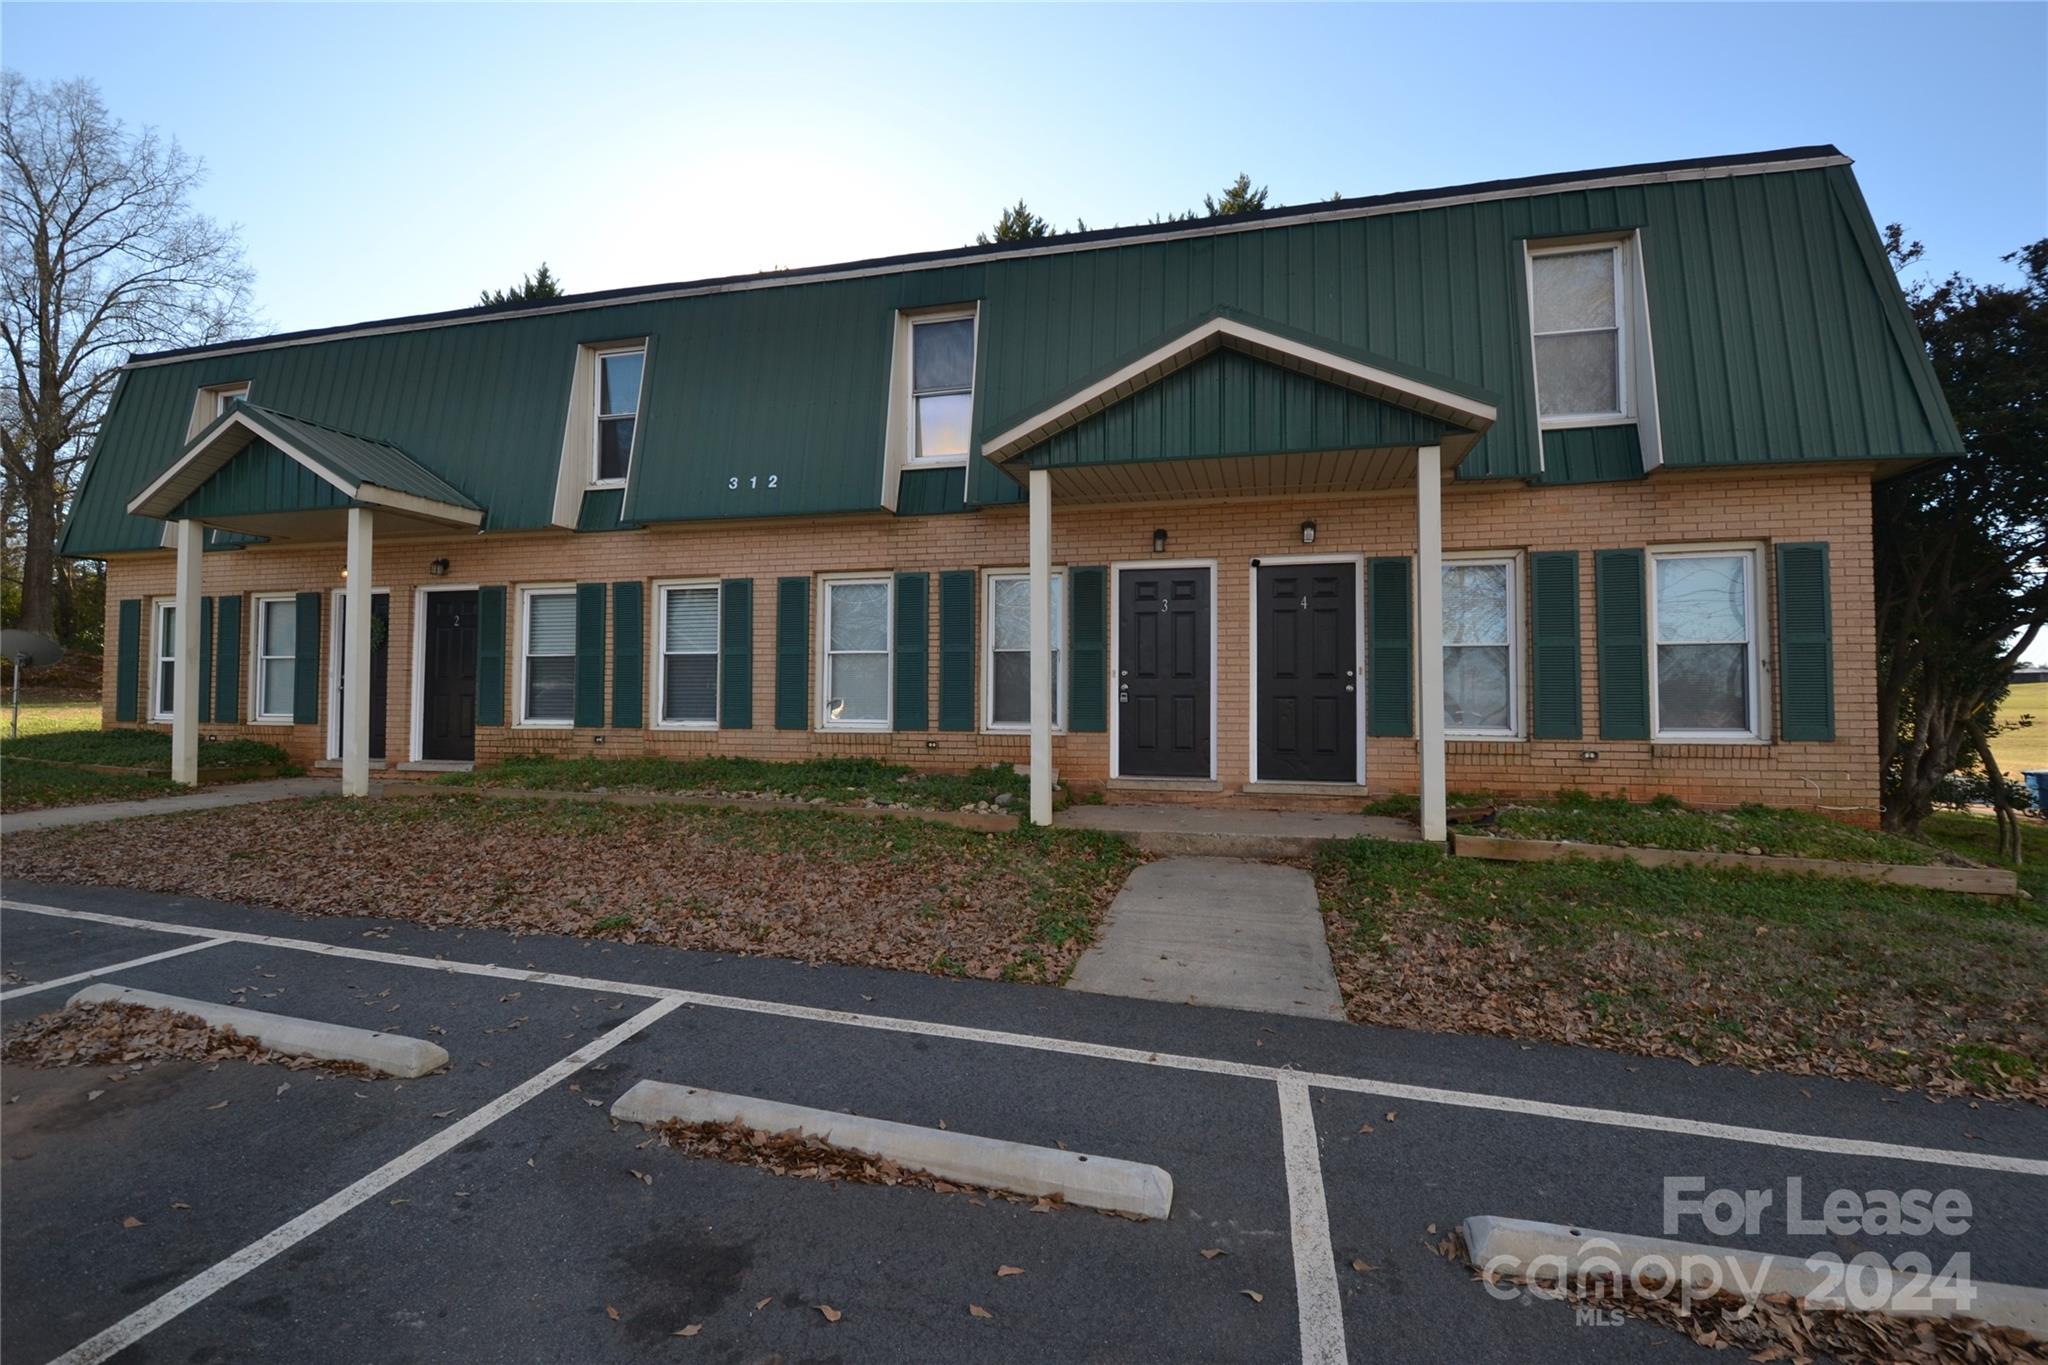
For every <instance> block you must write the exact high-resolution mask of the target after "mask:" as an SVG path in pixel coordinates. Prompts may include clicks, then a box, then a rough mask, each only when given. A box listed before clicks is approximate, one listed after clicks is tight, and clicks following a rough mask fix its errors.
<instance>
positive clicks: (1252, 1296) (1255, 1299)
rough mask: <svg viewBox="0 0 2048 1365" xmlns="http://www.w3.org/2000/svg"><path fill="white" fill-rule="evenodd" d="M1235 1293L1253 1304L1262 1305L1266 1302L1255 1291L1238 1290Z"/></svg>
mask: <svg viewBox="0 0 2048 1365" xmlns="http://www.w3.org/2000/svg"><path fill="white" fill-rule="evenodd" d="M1237 1292H1238V1293H1240V1294H1242V1295H1244V1296H1245V1297H1246V1298H1248V1299H1250V1300H1251V1301H1252V1302H1253V1303H1264V1302H1265V1301H1266V1296H1265V1295H1264V1294H1261V1293H1260V1292H1259V1291H1258V1290H1256V1289H1240V1290H1238V1291H1237Z"/></svg>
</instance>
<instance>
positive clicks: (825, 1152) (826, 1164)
mask: <svg viewBox="0 0 2048 1365" xmlns="http://www.w3.org/2000/svg"><path fill="white" fill-rule="evenodd" d="M654 1131H655V1134H656V1136H657V1137H658V1138H659V1139H660V1140H661V1143H662V1145H663V1146H665V1147H672V1148H674V1149H675V1150H677V1151H679V1152H682V1153H683V1154H685V1155H686V1156H699V1157H709V1158H711V1159H712V1160H714V1161H730V1162H733V1163H735V1164H737V1165H741V1166H752V1167H754V1168H756V1169H757V1170H763V1171H767V1172H769V1173H770V1174H772V1175H786V1176H794V1177H796V1178H797V1179H799V1180H824V1181H829V1182H833V1183H839V1182H844V1183H846V1184H851V1185H889V1186H904V1187H907V1188H910V1189H915V1190H930V1191H932V1192H933V1193H934V1194H961V1195H966V1196H967V1197H968V1199H969V1202H973V1203H978V1202H980V1201H982V1200H986V1199H1001V1200H1005V1201H1007V1202H1009V1203H1012V1204H1026V1205H1029V1206H1030V1207H1031V1208H1032V1209H1033V1210H1034V1211H1036V1212H1039V1213H1050V1212H1052V1211H1053V1210H1054V1209H1058V1208H1064V1207H1066V1200H1065V1199H1063V1198H1061V1197H1060V1196H1059V1195H1056V1194H1052V1195H1042V1196H1033V1195H1023V1194H1013V1193H1011V1192H1010V1191H1008V1190H996V1189H986V1188H983V1187H981V1186H978V1185H963V1184H961V1183H959V1182H958V1181H953V1180H944V1179H941V1178H940V1177H938V1176H935V1175H933V1174H932V1173H931V1172H930V1171H923V1170H919V1169H917V1168H916V1167H914V1166H904V1165H900V1164H898V1163H897V1162H894V1161H891V1160H889V1159H888V1158H887V1157H878V1156H869V1155H868V1154H867V1153H865V1152H853V1151H848V1150H847V1149H846V1148H844V1147H834V1146H833V1145H832V1144H831V1143H829V1142H826V1141H825V1140H824V1139H823V1138H818V1137H811V1136H808V1135H806V1134H804V1133H801V1132H799V1131H797V1130H796V1129H793V1128H792V1129H790V1130H789V1131H788V1132H783V1133H770V1132H766V1131H764V1130H762V1129H759V1128H749V1127H747V1125H745V1124H744V1123H741V1122H739V1121H738V1120H737V1119H735V1120H733V1121H732V1122H730V1123H683V1122H681V1121H679V1120H676V1119H669V1120H667V1121H666V1122H664V1123H659V1124H656V1125H655V1128H654ZM649 1140H650V1141H652V1140H653V1139H649ZM628 1174H630V1175H633V1176H636V1177H638V1178H640V1179H642V1180H645V1179H647V1177H646V1176H645V1175H644V1174H643V1173H642V1172H639V1171H631V1172H628ZM1116 1216H1118V1217H1124V1216H1127V1215H1121V1214H1119V1215H1116ZM1139 1221H1141V1222H1142V1221H1144V1220H1142V1219H1140V1220H1139Z"/></svg>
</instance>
